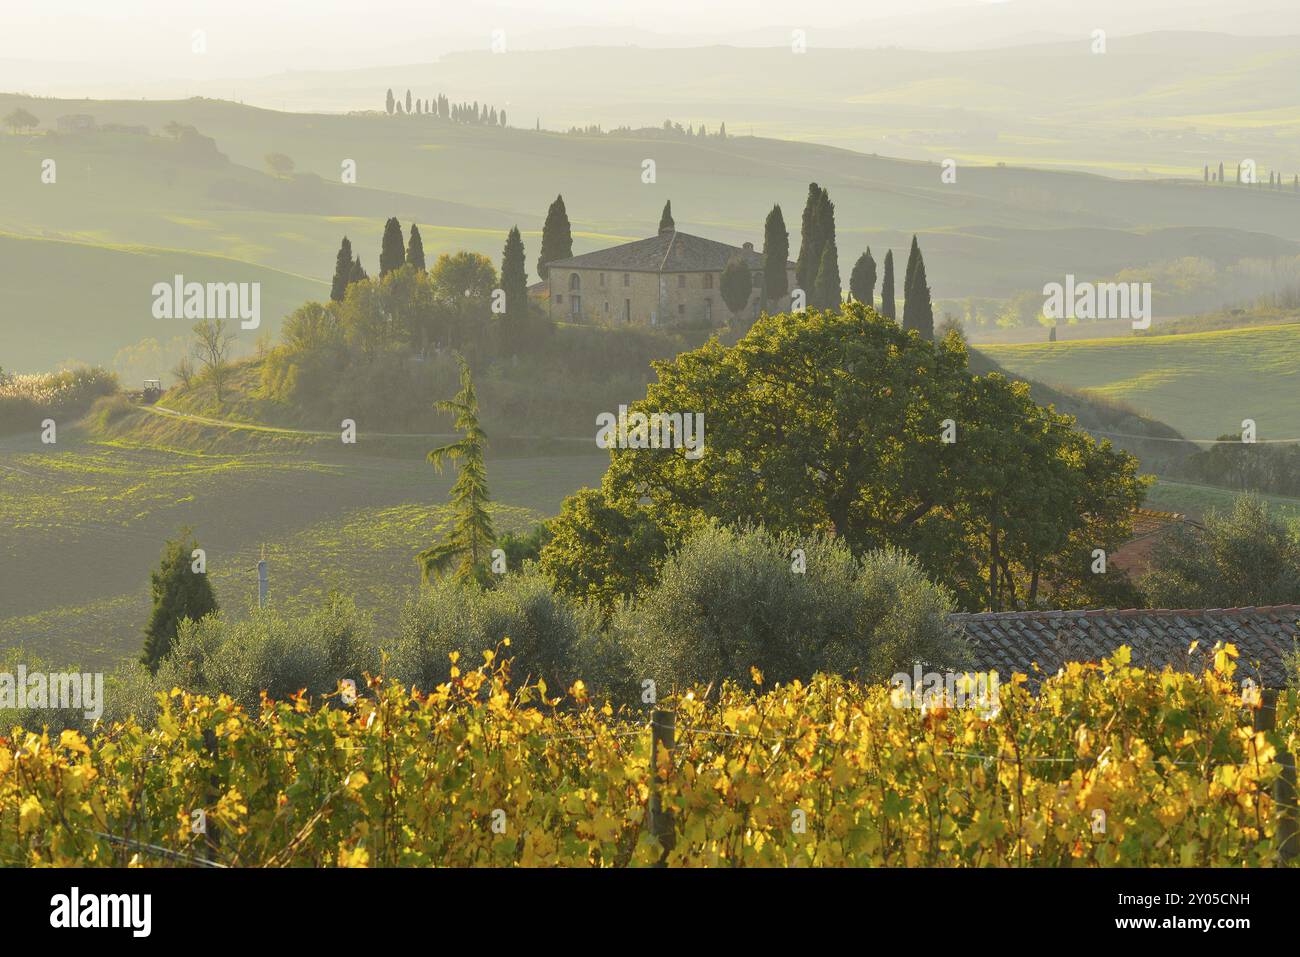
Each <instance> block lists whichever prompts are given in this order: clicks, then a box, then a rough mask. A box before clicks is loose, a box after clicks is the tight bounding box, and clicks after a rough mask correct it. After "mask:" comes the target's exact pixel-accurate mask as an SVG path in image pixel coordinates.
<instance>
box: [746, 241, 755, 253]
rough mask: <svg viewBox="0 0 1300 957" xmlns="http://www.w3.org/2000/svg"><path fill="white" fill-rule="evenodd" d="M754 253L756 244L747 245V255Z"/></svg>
mask: <svg viewBox="0 0 1300 957" xmlns="http://www.w3.org/2000/svg"><path fill="white" fill-rule="evenodd" d="M753 251H754V244H753V243H745V252H747V253H752V252H753Z"/></svg>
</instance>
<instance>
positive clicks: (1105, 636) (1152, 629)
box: [950, 605, 1300, 687]
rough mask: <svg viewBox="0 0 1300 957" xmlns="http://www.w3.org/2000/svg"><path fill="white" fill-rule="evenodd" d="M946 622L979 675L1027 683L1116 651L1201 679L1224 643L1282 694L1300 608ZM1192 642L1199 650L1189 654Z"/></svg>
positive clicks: (1039, 614)
mask: <svg viewBox="0 0 1300 957" xmlns="http://www.w3.org/2000/svg"><path fill="white" fill-rule="evenodd" d="M950 620H951V622H952V623H953V624H954V625H956V626H957V627H958V628H959V629H960V630H961V632H962V634H963V636H964V637H965V638H966V640H967V641H968V642H970V644H971V647H972V651H973V657H974V664H975V666H976V667H977V668H978V669H979V670H981V671H989V670H996V671H997V672H998V673H999V674H1000V675H1009V674H1011V673H1012V672H1016V671H1018V672H1021V673H1024V674H1027V675H1029V676H1030V677H1031V679H1032V678H1033V677H1034V676H1035V674H1037V675H1039V676H1046V675H1050V674H1053V673H1055V672H1056V671H1057V670H1058V669H1059V668H1060V667H1061V665H1062V664H1064V663H1065V662H1067V661H1099V660H1100V659H1102V658H1104V657H1106V656H1108V655H1110V654H1111V653H1112V652H1114V651H1115V649H1117V648H1118V647H1119V646H1120V645H1128V646H1129V647H1130V648H1131V649H1132V651H1133V664H1135V665H1140V666H1142V667H1147V668H1163V667H1164V666H1165V665H1167V664H1168V665H1172V666H1173V667H1175V668H1177V669H1179V670H1182V671H1192V672H1199V671H1201V670H1202V669H1204V668H1205V667H1206V666H1207V665H1208V664H1209V663H1210V661H1211V660H1212V658H1213V651H1212V649H1213V648H1214V644H1215V642H1218V641H1222V642H1232V643H1233V644H1234V645H1236V646H1237V651H1238V652H1239V654H1240V657H1239V658H1238V659H1237V675H1238V676H1239V677H1242V678H1246V677H1250V678H1254V679H1255V680H1256V681H1258V682H1259V683H1260V684H1262V685H1264V686H1265V687H1280V686H1282V685H1284V684H1285V683H1286V664H1285V662H1284V660H1283V658H1284V656H1286V655H1289V654H1292V653H1294V652H1295V651H1296V646H1297V641H1300V625H1297V622H1298V621H1300V605H1272V606H1269V607H1260V608H1195V609H1192V608H1175V609H1167V608H1130V609H1126V610H1116V609H1103V610H1099V611H1011V612H980V613H977V614H957V615H952V616H951V618H950ZM1194 641H1195V642H1198V645H1197V647H1196V651H1195V652H1193V653H1190V654H1189V652H1188V648H1189V646H1190V645H1191V644H1192V642H1194ZM1035 663H1036V664H1037V665H1038V671H1037V672H1035V670H1034V668H1033V666H1034V664H1035Z"/></svg>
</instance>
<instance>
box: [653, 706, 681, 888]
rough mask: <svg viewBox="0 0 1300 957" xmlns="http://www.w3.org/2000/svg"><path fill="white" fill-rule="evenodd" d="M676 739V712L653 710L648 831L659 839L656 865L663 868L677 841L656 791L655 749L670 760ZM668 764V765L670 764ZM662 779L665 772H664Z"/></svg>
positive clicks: (659, 783) (656, 762)
mask: <svg viewBox="0 0 1300 957" xmlns="http://www.w3.org/2000/svg"><path fill="white" fill-rule="evenodd" d="M676 742H677V714H676V713H675V712H673V711H661V710H659V709H656V710H655V711H653V712H651V715H650V833H651V834H653V835H654V836H655V837H656V838H657V839H658V841H659V845H660V847H662V848H663V852H662V853H661V854H660V856H659V861H658V862H657V863H656V864H655V866H656V867H664V866H665V864H666V863H667V860H668V854H669V852H670V851H671V850H672V849H673V847H674V846H675V845H676V843H677V837H676V832H675V830H674V827H673V816H672V814H671V813H670V812H667V811H665V810H664V809H663V797H662V794H661V793H660V788H661V782H660V776H659V749H660V747H662V748H664V750H666V751H667V752H668V756H669V759H670V762H671V758H672V753H673V749H674V748H675V747H676ZM670 766H671V765H670ZM665 779H666V775H665Z"/></svg>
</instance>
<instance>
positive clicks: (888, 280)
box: [880, 249, 897, 319]
mask: <svg viewBox="0 0 1300 957" xmlns="http://www.w3.org/2000/svg"><path fill="white" fill-rule="evenodd" d="M880 314H881V315H882V316H884V317H885V318H886V319H896V318H897V315H896V313H895V309H894V251H893V250H892V249H890V250H887V251H886V252H885V272H884V276H883V277H882V278H881V280H880Z"/></svg>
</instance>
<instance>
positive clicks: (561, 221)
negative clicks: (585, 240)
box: [537, 196, 573, 279]
mask: <svg viewBox="0 0 1300 957" xmlns="http://www.w3.org/2000/svg"><path fill="white" fill-rule="evenodd" d="M572 255H573V231H572V230H571V229H570V228H569V213H568V211H567V210H566V209H565V208H564V197H563V196H556V197H555V202H553V203H551V207H550V209H548V210H547V211H546V222H545V223H544V224H543V225H542V251H541V253H540V254H539V255H538V257H537V274H538V275H539V276H541V277H542V278H543V279H545V278H546V275H547V270H546V264H547V263H552V262H555V261H556V260H559V259H568V258H569V257H570V256H572Z"/></svg>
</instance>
